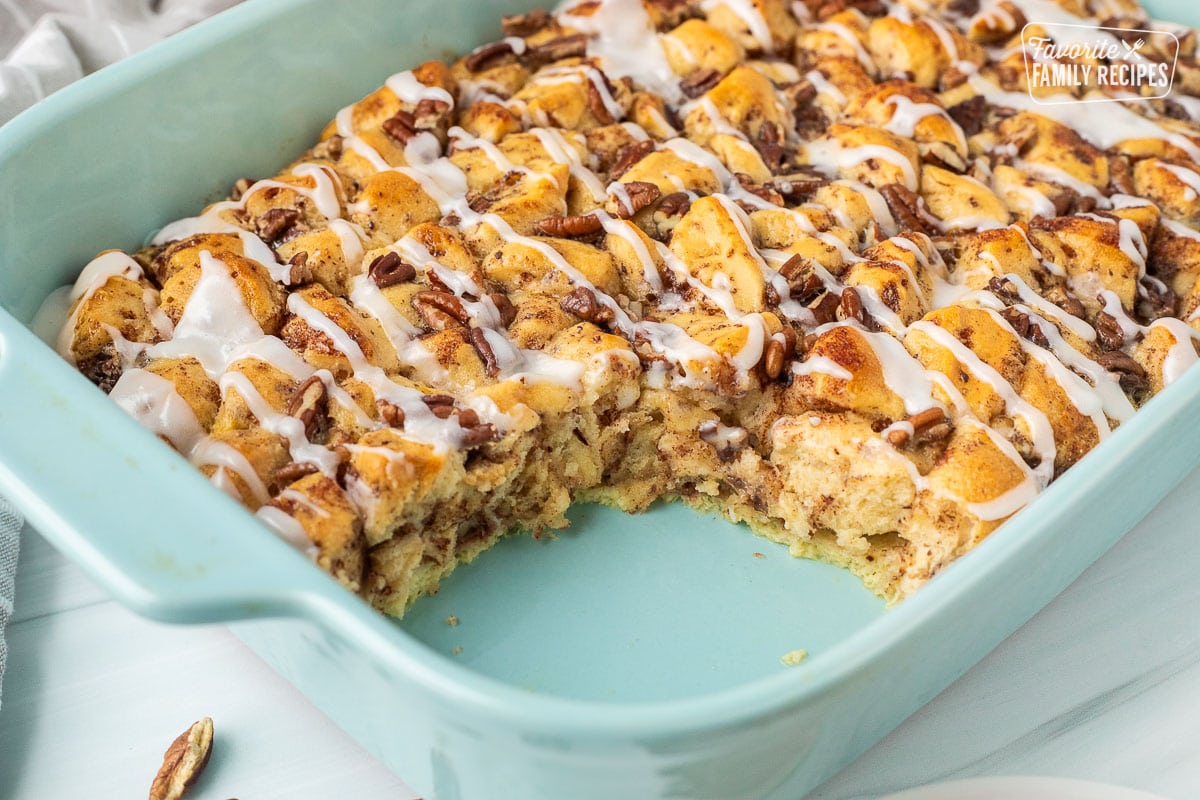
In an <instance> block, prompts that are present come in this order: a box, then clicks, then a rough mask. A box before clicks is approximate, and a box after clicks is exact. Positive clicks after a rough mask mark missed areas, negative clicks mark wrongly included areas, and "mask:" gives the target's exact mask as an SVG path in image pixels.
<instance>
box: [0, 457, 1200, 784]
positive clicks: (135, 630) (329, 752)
mask: <svg viewBox="0 0 1200 800" xmlns="http://www.w3.org/2000/svg"><path fill="white" fill-rule="evenodd" d="M1198 500H1200V472H1197V473H1195V474H1193V475H1191V476H1190V477H1189V478H1188V479H1187V480H1185V482H1184V483H1183V485H1182V486H1180V487H1179V488H1178V489H1177V490H1176V491H1175V492H1174V493H1173V494H1172V495H1171V496H1169V497H1168V498H1167V499H1166V500H1165V501H1164V502H1163V503H1162V504H1161V505H1160V506H1159V507H1158V508H1157V509H1156V510H1155V511H1154V512H1153V514H1152V515H1151V516H1150V517H1149V518H1148V519H1147V520H1146V521H1145V522H1143V523H1142V524H1141V525H1140V526H1139V527H1138V528H1136V529H1135V530H1134V531H1133V532H1131V533H1130V534H1129V535H1128V536H1127V537H1126V538H1125V539H1124V540H1123V541H1122V542H1121V543H1120V544H1118V545H1117V547H1116V548H1114V549H1113V550H1112V551H1111V552H1110V553H1109V554H1108V555H1107V556H1106V557H1105V558H1103V559H1102V560H1101V561H1100V562H1098V563H1097V564H1096V565H1095V566H1094V567H1093V568H1092V569H1091V570H1089V571H1088V572H1087V573H1086V574H1085V575H1084V576H1083V577H1082V578H1080V580H1079V581H1077V582H1076V583H1075V585H1073V586H1072V587H1071V588H1070V589H1068V590H1067V592H1065V593H1064V594H1063V595H1062V596H1061V597H1059V598H1058V600H1056V601H1055V602H1054V603H1052V604H1051V605H1050V606H1049V607H1047V608H1046V609H1045V610H1044V611H1043V612H1042V613H1041V614H1040V615H1038V616H1037V617H1035V618H1034V619H1033V620H1032V621H1031V622H1030V623H1029V624H1027V625H1026V626H1025V627H1023V628H1022V629H1021V630H1020V631H1018V632H1017V633H1016V634H1015V635H1014V636H1012V637H1011V638H1010V639H1009V640H1008V641H1006V642H1005V643H1004V644H1002V645H1001V646H1000V647H999V648H998V649H997V650H996V651H995V652H994V653H993V654H992V655H991V656H989V657H988V658H987V659H985V660H984V661H983V662H981V663H980V664H979V665H978V666H976V667H975V668H974V669H973V670H971V671H970V672H969V673H968V674H967V675H966V676H965V677H963V678H962V679H961V680H960V681H958V682H957V683H956V684H954V685H953V686H951V687H950V688H949V689H947V690H946V691H945V692H944V693H943V694H942V695H940V696H939V697H937V698H936V699H935V700H934V701H933V702H932V703H930V704H929V705H928V706H926V707H925V708H924V709H923V710H921V711H920V712H918V713H917V714H916V715H914V716H913V717H912V718H910V719H909V720H908V721H907V722H906V723H905V724H904V725H902V726H901V727H900V728H899V729H897V730H896V731H895V732H894V733H893V734H892V735H891V736H889V737H888V738H886V739H885V740H884V741H882V742H881V743H880V744H879V745H877V746H876V747H875V748H874V749H873V750H871V751H870V752H869V753H867V754H866V755H865V756H863V757H862V758H861V759H859V760H858V761H857V762H856V763H855V764H853V765H851V766H850V767H849V768H848V769H847V770H845V771H844V772H843V773H842V774H841V775H839V776H837V777H836V778H834V779H833V780H832V781H830V782H829V783H828V784H826V785H825V786H824V787H822V788H821V789H820V790H818V791H817V792H816V793H815V794H814V795H812V797H813V798H821V800H848V799H849V798H873V797H876V796H878V795H880V794H883V793H886V792H889V791H893V790H897V789H901V788H907V787H911V786H915V785H919V784H922V783H927V782H932V781H940V780H946V779H950V778H963V777H968V776H975V775H1009V774H1037V775H1057V776H1063V777H1073V778H1087V779H1091V780H1097V781H1104V782H1110V783H1115V784H1121V785H1124V786H1128V787H1132V788H1137V789H1142V790H1144V791H1149V792H1155V793H1158V794H1160V795H1163V796H1164V797H1167V798H1172V800H1191V799H1192V798H1200V519H1197V512H1198V511H1200V502H1197V501H1198ZM1074 533H1075V535H1078V534H1079V532H1074ZM16 599H17V608H16V616H15V617H14V619H13V621H12V623H11V624H10V627H9V629H8V637H9V665H8V674H7V675H6V676H5V680H4V687H3V705H2V706H0V798H4V799H7V798H12V799H13V800H48V799H50V798H73V797H80V796H86V797H95V798H136V797H143V796H145V794H146V791H147V789H148V788H149V785H150V780H151V778H152V777H153V775H154V773H155V772H156V770H157V768H158V764H159V762H160V759H161V757H162V752H163V750H164V749H165V748H166V746H167V744H168V743H169V742H170V741H171V740H172V739H173V738H174V737H175V736H176V735H177V734H178V733H179V732H181V731H182V730H183V729H184V728H186V727H187V725H189V724H190V723H191V722H192V721H193V720H195V719H196V718H198V717H201V716H206V715H207V716H211V717H213V719H214V720H215V722H216V728H217V745H216V749H215V751H214V755H213V758H212V761H211V763H210V764H209V767H208V769H207V770H206V771H205V774H204V776H203V778H202V779H201V781H200V783H199V784H197V786H196V787H195V790H194V791H193V792H192V793H191V794H190V795H189V797H192V798H195V800H225V798H231V797H238V798H242V800H266V799H268V798H289V799H290V800H307V799H308V798H311V799H312V800H329V798H336V797H347V798H353V800H372V799H373V798H383V797H388V798H410V797H412V796H413V793H412V792H411V791H410V790H409V789H407V788H406V787H405V785H404V783H403V782H402V781H401V779H399V778H397V777H396V776H394V775H392V774H391V773H390V772H389V771H388V770H387V769H386V768H385V767H383V766H382V765H381V764H379V763H378V762H377V761H375V760H374V759H373V758H372V757H371V756H370V755H368V754H367V753H366V752H365V751H364V750H363V749H362V748H361V747H359V746H358V745H357V744H356V743H355V742H354V741H352V740H351V739H350V738H349V737H348V736H346V735H345V734H343V733H342V732H341V731H340V730H339V729H338V728H336V727H335V726H334V725H333V724H332V723H330V722H329V721H328V720H327V719H325V717H324V716H323V715H322V714H321V713H320V712H319V711H317V710H316V708H314V707H313V706H312V705H311V704H310V703H309V702H308V701H307V700H306V699H305V698H304V697H303V696H302V695H301V694H300V693H299V692H298V691H297V690H295V689H294V688H293V687H292V686H291V685H290V684H288V683H287V682H286V681H284V680H283V679H282V678H280V677H279V676H278V675H276V674H275V673H274V672H273V671H272V670H271V669H270V668H269V667H267V666H266V665H265V664H263V662H261V661H259V660H258V658H257V656H255V655H254V654H253V653H252V652H250V651H249V650H248V649H246V648H245V647H244V646H243V645H242V644H241V642H239V641H238V640H237V639H235V638H234V637H233V636H232V635H231V634H230V633H229V632H228V631H227V630H226V629H225V628H224V627H221V626H205V627H172V626H166V625H160V624H157V623H152V622H148V621H145V620H143V619H140V618H138V617H136V616H135V615H133V614H131V613H130V612H128V611H126V610H125V609H124V608H122V607H121V606H119V605H117V604H116V603H114V602H113V601H111V600H108V599H107V598H106V597H105V596H104V594H103V593H102V592H101V591H100V590H99V589H98V588H97V587H96V586H95V585H94V584H93V583H92V582H91V581H90V580H88V579H87V578H86V577H85V576H84V575H83V574H82V573H81V572H80V571H79V570H78V569H77V568H76V567H75V566H74V565H73V564H71V563H70V562H69V561H67V560H66V559H65V558H63V557H62V556H61V555H59V554H58V553H57V552H56V551H55V550H54V549H53V548H51V547H50V546H49V545H48V544H46V543H45V542H44V541H43V540H42V539H41V538H40V537H39V536H38V535H37V534H35V533H33V532H32V531H30V530H28V529H27V530H26V534H25V536H24V538H23V541H22V552H21V560H20V566H19V569H18V573H17V598H16ZM934 657H936V655H935V654H931V658H934ZM498 800H507V799H505V798H498ZM623 800H624V799H623ZM629 800H637V799H636V798H629Z"/></svg>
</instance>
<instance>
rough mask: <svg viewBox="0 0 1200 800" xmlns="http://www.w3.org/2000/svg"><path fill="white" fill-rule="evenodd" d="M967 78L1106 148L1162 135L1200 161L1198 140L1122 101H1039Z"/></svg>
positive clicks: (994, 96)
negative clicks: (1128, 140)
mask: <svg viewBox="0 0 1200 800" xmlns="http://www.w3.org/2000/svg"><path fill="white" fill-rule="evenodd" d="M1026 1H1028V0H1026ZM1094 30H1095V29H1094V28H1091V29H1089V31H1094ZM967 81H968V82H969V83H970V84H971V86H972V87H973V88H974V89H975V91H977V92H978V93H979V94H981V95H983V96H984V97H985V98H986V99H987V101H988V102H989V103H992V104H994V105H1000V106H1008V107H1009V108H1015V109H1018V110H1024V111H1032V112H1034V113H1036V114H1041V115H1042V116H1044V117H1050V118H1051V119H1054V120H1057V121H1058V122H1061V123H1063V124H1064V125H1069V126H1070V127H1072V128H1074V129H1075V130H1076V131H1077V132H1079V133H1080V135H1082V136H1084V138H1087V139H1090V140H1091V141H1092V142H1093V143H1095V144H1096V145H1098V146H1099V147H1101V148H1103V149H1108V148H1111V147H1115V146H1116V145H1117V144H1118V143H1120V142H1123V141H1125V140H1127V139H1162V140H1164V141H1166V142H1169V143H1170V144H1172V145H1174V146H1175V147H1178V148H1179V149H1180V150H1182V151H1184V152H1185V153H1187V155H1188V157H1189V158H1191V159H1192V160H1193V161H1197V162H1200V147H1198V146H1197V145H1196V144H1195V142H1193V141H1191V140H1190V139H1189V138H1187V137H1186V136H1184V135H1183V134H1180V133H1175V132H1173V131H1168V130H1166V129H1165V128H1163V127H1162V126H1161V125H1159V124H1158V123H1157V122H1155V121H1154V120H1151V119H1149V118H1147V117H1143V116H1141V115H1140V114H1138V113H1137V112H1135V111H1133V110H1131V109H1129V108H1127V107H1126V106H1125V105H1123V104H1122V103H1081V102H1079V101H1078V99H1077V98H1074V97H1071V96H1069V95H1054V96H1052V97H1043V98H1041V100H1042V102H1040V103H1039V102H1035V101H1034V100H1033V98H1031V97H1030V96H1029V95H1028V94H1027V93H1025V92H1008V91H1005V90H1004V89H1001V88H1000V87H999V86H997V85H996V84H994V83H992V82H991V81H989V80H987V79H986V78H984V77H982V76H981V75H972V76H971V77H970V78H968V79H967ZM1072 188H1074V187H1072Z"/></svg>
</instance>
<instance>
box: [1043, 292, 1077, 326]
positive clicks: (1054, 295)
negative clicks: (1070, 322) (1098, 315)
mask: <svg viewBox="0 0 1200 800" xmlns="http://www.w3.org/2000/svg"><path fill="white" fill-rule="evenodd" d="M1045 298H1046V299H1047V300H1049V301H1050V302H1051V303H1053V304H1054V305H1056V306H1058V307H1059V308H1061V309H1062V310H1063V311H1065V312H1067V313H1068V314H1070V315H1071V316H1072V317H1079V318H1080V319H1083V318H1084V316H1086V314H1087V309H1085V308H1084V307H1083V303H1081V302H1079V301H1078V300H1077V299H1075V298H1074V297H1072V296H1071V295H1069V294H1067V291H1066V289H1063V288H1062V287H1061V286H1055V287H1054V288H1052V289H1049V290H1048V291H1047V292H1046V294H1045Z"/></svg>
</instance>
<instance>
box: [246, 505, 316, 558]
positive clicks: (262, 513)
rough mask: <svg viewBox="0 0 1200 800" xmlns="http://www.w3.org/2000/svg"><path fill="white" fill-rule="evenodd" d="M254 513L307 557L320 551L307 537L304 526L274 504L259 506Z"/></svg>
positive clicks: (314, 556)
mask: <svg viewBox="0 0 1200 800" xmlns="http://www.w3.org/2000/svg"><path fill="white" fill-rule="evenodd" d="M254 515H255V516H256V517H258V518H259V519H260V520H262V522H263V523H265V524H266V526H267V527H268V528H270V529H271V530H272V531H274V532H275V535H277V536H278V537H279V538H280V539H282V540H283V541H285V542H287V543H288V544H290V545H291V546H292V547H294V548H296V549H297V550H299V551H300V552H301V553H304V554H305V555H306V556H308V557H309V558H312V559H315V558H316V557H317V555H318V553H319V552H320V551H319V550H318V549H317V546H316V545H314V544H313V543H312V540H311V539H309V538H308V533H306V532H305V530H304V526H303V525H301V524H300V522H299V521H298V520H297V519H296V518H295V517H293V516H292V515H290V514H288V513H287V512H286V511H283V510H282V509H279V508H276V507H275V506H261V507H259V509H258V511H256V512H254Z"/></svg>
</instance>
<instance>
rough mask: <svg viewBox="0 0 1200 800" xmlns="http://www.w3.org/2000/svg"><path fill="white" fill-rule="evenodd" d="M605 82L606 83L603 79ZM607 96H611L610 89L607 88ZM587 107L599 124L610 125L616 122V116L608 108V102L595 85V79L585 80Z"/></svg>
mask: <svg viewBox="0 0 1200 800" xmlns="http://www.w3.org/2000/svg"><path fill="white" fill-rule="evenodd" d="M605 83H608V81H607V80H605ZM609 96H610V97H611V96H612V89H611V87H610V88H609ZM587 107H588V111H590V112H592V116H593V117H595V118H596V121H597V122H599V123H600V124H601V125H612V124H613V123H614V122H616V121H617V120H616V117H614V116H613V115H612V112H611V111H610V110H609V108H608V104H607V103H605V102H604V97H603V96H601V94H600V88H599V87H598V86H596V82H595V81H588V82H587Z"/></svg>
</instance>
